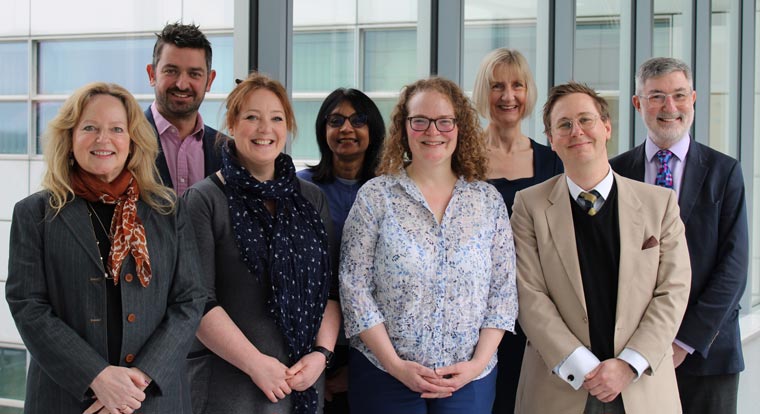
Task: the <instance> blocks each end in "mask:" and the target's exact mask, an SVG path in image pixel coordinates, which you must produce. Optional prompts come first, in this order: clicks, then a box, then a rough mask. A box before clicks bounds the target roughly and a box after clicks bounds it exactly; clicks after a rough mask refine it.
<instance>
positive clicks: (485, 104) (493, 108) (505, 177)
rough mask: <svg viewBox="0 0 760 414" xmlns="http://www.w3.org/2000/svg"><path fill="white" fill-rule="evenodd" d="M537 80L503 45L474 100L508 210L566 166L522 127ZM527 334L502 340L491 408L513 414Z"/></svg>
mask: <svg viewBox="0 0 760 414" xmlns="http://www.w3.org/2000/svg"><path fill="white" fill-rule="evenodd" d="M536 98H537V92H536V83H535V82H534V81H533V74H531V72H530V66H528V61H527V60H526V59H525V57H524V56H523V55H522V53H520V52H519V51H517V50H514V49H507V48H499V49H495V50H493V51H491V52H490V53H489V54H487V55H486V56H485V57H484V58H483V61H482V62H481V63H480V69H479V70H478V73H477V75H476V78H475V86H474V90H473V93H472V100H473V102H474V104H475V107H476V108H477V110H478V112H480V115H482V116H483V117H484V118H486V119H487V120H488V121H489V124H488V128H487V142H488V161H489V162H488V165H489V166H490V168H489V169H488V172H487V176H488V182H489V183H491V184H493V186H494V187H496V189H497V190H499V193H501V195H502V197H503V198H504V204H506V206H507V210H508V211H509V215H510V216H511V215H512V204H514V201H515V194H516V193H517V192H518V191H520V190H522V189H525V188H528V187H530V186H532V185H535V184H538V183H541V182H544V181H545V180H547V179H549V178H551V177H553V176H555V175H557V174H559V173H561V172H562V171H563V168H562V161H561V160H560V159H559V157H558V156H557V154H555V153H554V151H552V149H551V148H549V147H548V146H546V145H541V144H539V143H537V142H536V141H534V140H533V139H531V138H528V137H527V136H525V135H524V134H523V133H522V121H523V120H524V119H526V118H528V117H529V116H530V114H531V113H533V108H534V107H535V106H536ZM524 351H525V334H524V333H523V331H522V329H521V328H520V325H519V324H518V325H517V326H516V328H515V335H505V336H504V338H503V339H502V340H501V344H500V345H499V373H498V375H497V378H496V389H497V390H498V392H497V393H496V401H495V402H494V408H493V412H494V414H496V413H504V414H506V413H509V414H512V413H513V412H514V410H515V408H514V407H515V394H516V393H517V382H518V380H519V378H520V367H521V365H522V356H523V352H524Z"/></svg>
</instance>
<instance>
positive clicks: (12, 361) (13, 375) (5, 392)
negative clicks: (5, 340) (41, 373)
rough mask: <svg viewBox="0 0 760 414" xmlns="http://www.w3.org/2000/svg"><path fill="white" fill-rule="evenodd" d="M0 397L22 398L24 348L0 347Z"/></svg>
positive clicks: (24, 365)
mask: <svg viewBox="0 0 760 414" xmlns="http://www.w3.org/2000/svg"><path fill="white" fill-rule="evenodd" d="M0 373H2V375H0V398H9V399H12V400H22V401H23V400H24V397H25V396H26V390H25V388H26V350H24V349H10V348H0Z"/></svg>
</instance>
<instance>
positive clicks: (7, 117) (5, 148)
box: [0, 102, 29, 154]
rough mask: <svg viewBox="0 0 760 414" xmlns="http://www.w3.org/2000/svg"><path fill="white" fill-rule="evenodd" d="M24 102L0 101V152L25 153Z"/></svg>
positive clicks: (26, 117) (25, 121) (26, 116)
mask: <svg viewBox="0 0 760 414" xmlns="http://www.w3.org/2000/svg"><path fill="white" fill-rule="evenodd" d="M28 128H29V118H28V114H27V109H26V102H0V154H26V152H27V148H26V140H27V136H28V135H29V134H28Z"/></svg>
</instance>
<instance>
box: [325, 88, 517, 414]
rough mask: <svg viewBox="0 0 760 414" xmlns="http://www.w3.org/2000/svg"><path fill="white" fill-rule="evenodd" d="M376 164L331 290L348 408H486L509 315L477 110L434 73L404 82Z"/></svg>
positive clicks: (509, 271) (511, 269)
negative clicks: (345, 360) (346, 340)
mask: <svg viewBox="0 0 760 414" xmlns="http://www.w3.org/2000/svg"><path fill="white" fill-rule="evenodd" d="M391 118H392V124H391V127H390V131H389V136H388V141H387V142H386V145H385V148H384V150H383V155H382V157H381V160H380V164H379V168H378V173H379V174H382V175H380V176H379V177H377V178H374V179H372V180H370V181H369V182H367V183H366V184H365V185H364V186H363V187H362V188H361V189H360V190H359V194H358V195H357V197H356V202H355V203H354V206H353V208H352V209H351V212H350V213H349V215H348V218H347V220H346V224H345V229H344V232H343V243H342V246H341V265H340V293H341V304H342V306H343V316H344V318H345V328H346V334H347V335H348V336H349V337H350V338H351V346H352V349H351V350H350V351H349V352H350V355H349V366H350V369H351V376H350V378H349V391H348V395H349V401H350V404H351V410H352V411H353V412H357V413H362V414H370V413H419V414H428V413H429V414H434V413H474V414H487V413H490V412H491V406H492V404H493V400H494V393H495V389H496V387H495V382H496V360H497V358H496V348H497V347H498V344H499V342H500V341H501V338H502V336H503V335H504V332H505V331H507V330H509V331H512V330H513V328H514V324H515V318H516V317H517V291H516V287H515V255H514V246H513V242H512V231H511V228H510V225H509V217H508V214H507V209H506V207H505V206H504V202H503V201H502V198H501V196H500V195H499V193H498V192H497V191H496V189H495V188H494V187H493V186H491V185H489V184H487V183H486V182H484V181H483V180H484V179H485V175H486V171H487V168H488V167H487V164H488V160H487V158H486V148H485V141H484V137H483V132H482V130H481V128H480V124H479V121H478V116H477V114H476V112H475V110H474V109H473V108H472V106H471V104H470V102H469V100H468V99H467V97H466V96H465V95H464V93H463V92H462V90H461V89H460V88H459V87H458V86H457V85H456V84H455V83H453V82H451V81H449V80H446V79H443V78H430V79H424V80H420V81H417V82H415V83H413V84H411V85H409V86H407V87H405V88H404V89H403V90H402V92H401V96H400V97H399V101H398V104H397V105H396V107H395V109H394V110H393V115H392V117H391Z"/></svg>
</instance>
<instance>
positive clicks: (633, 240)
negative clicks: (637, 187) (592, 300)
mask: <svg viewBox="0 0 760 414" xmlns="http://www.w3.org/2000/svg"><path fill="white" fill-rule="evenodd" d="M615 184H616V185H617V193H618V226H619V228H620V264H619V267H618V298H617V306H616V309H615V319H616V321H615V325H616V326H617V325H618V324H619V323H621V321H622V320H625V318H624V317H623V316H624V315H625V312H626V311H627V309H629V307H628V306H629V305H628V304H629V301H630V299H631V295H630V292H635V291H636V289H635V284H636V283H637V275H636V269H638V268H639V264H638V263H636V260H637V259H638V258H639V257H640V253H641V244H642V243H643V242H644V220H643V218H642V217H641V201H640V200H639V198H638V197H637V196H636V193H635V192H634V191H633V189H632V188H631V187H630V185H629V183H628V182H627V181H626V180H625V179H624V178H621V177H620V176H619V175H618V174H615ZM617 339H618V338H617V337H616V338H615V340H616V341H617ZM615 349H616V350H617V349H619V347H618V344H617V343H615Z"/></svg>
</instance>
